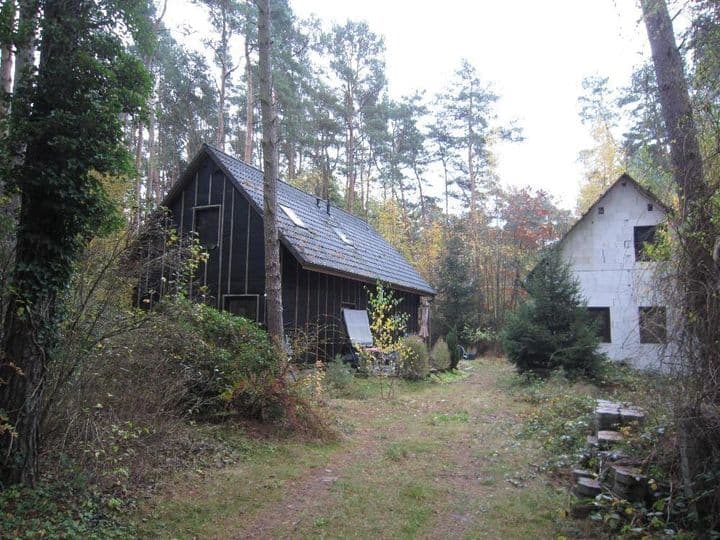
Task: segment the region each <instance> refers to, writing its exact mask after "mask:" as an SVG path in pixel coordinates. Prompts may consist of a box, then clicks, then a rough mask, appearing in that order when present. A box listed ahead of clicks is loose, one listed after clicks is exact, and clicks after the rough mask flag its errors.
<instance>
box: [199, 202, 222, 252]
mask: <svg viewBox="0 0 720 540" xmlns="http://www.w3.org/2000/svg"><path fill="white" fill-rule="evenodd" d="M194 230H195V232H196V233H197V235H198V241H199V242H200V245H201V246H202V247H204V248H205V249H207V250H208V251H212V250H213V249H215V248H216V247H218V243H219V242H220V207H219V206H208V207H206V208H196V209H195V229H194Z"/></svg>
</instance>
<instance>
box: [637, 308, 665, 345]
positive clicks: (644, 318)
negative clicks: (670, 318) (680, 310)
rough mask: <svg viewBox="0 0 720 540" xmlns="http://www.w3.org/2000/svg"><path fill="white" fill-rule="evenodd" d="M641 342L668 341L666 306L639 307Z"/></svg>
mask: <svg viewBox="0 0 720 540" xmlns="http://www.w3.org/2000/svg"><path fill="white" fill-rule="evenodd" d="M638 311H639V314H640V343H665V342H667V313H666V310H665V307H664V306H649V307H639V308H638Z"/></svg>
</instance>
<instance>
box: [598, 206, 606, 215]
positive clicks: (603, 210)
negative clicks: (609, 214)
mask: <svg viewBox="0 0 720 540" xmlns="http://www.w3.org/2000/svg"><path fill="white" fill-rule="evenodd" d="M604 213H605V207H604V206H599V207H598V214H604Z"/></svg>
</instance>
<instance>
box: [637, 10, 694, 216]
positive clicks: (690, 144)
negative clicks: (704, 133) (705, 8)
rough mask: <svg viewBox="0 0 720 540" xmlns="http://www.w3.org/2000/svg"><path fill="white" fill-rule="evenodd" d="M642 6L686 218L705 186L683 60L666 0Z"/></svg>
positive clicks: (673, 164) (671, 157) (671, 154)
mask: <svg viewBox="0 0 720 540" xmlns="http://www.w3.org/2000/svg"><path fill="white" fill-rule="evenodd" d="M642 10H643V18H644V20H645V27H646V29H647V34H648V39H649V41H650V48H651V49H652V57H653V63H654V65H655V75H656V78H657V83H658V88H659V91H660V105H661V108H662V114H663V119H664V120H665V128H666V130H667V135H668V140H669V141H670V159H671V161H672V173H673V178H674V180H675V183H676V184H677V188H678V193H679V195H680V201H681V203H682V212H683V213H682V216H683V218H685V217H687V215H688V212H690V211H692V208H691V207H692V206H693V205H694V204H696V203H697V202H698V201H701V200H702V199H703V196H704V195H705V191H706V188H705V180H704V177H703V166H702V157H701V155H700V145H699V144H698V137H697V130H696V128H695V121H694V119H693V115H692V109H691V106H690V96H689V94H688V88H687V83H686V81H685V73H684V70H683V61H682V57H681V56H680V51H679V50H678V48H677V45H676V43H675V34H674V33H673V27H672V20H671V19H670V14H669V13H668V9H667V5H666V4H665V0H642Z"/></svg>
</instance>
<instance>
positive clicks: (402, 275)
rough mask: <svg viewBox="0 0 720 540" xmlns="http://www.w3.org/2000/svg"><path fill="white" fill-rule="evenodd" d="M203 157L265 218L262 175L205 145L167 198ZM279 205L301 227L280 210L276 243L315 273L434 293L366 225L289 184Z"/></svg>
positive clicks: (281, 185)
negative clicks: (288, 210)
mask: <svg viewBox="0 0 720 540" xmlns="http://www.w3.org/2000/svg"><path fill="white" fill-rule="evenodd" d="M204 156H207V157H209V158H210V159H211V160H212V161H213V162H214V163H215V164H216V165H217V166H218V168H219V169H220V170H222V171H223V173H224V175H225V176H226V178H228V179H229V180H230V181H231V182H232V184H233V185H234V186H235V187H236V188H237V189H238V191H239V192H240V193H241V195H243V197H245V198H246V199H247V200H248V201H249V202H250V204H251V205H252V207H253V209H254V210H255V211H256V212H258V213H259V214H260V216H262V215H263V209H262V200H263V182H262V180H263V173H262V171H261V170H260V169H257V168H255V167H253V166H251V165H248V164H247V163H244V162H242V161H240V160H237V159H235V158H233V157H232V156H230V155H228V154H225V153H224V152H221V151H220V150H218V149H216V148H213V147H211V146H209V145H203V147H202V149H201V150H200V152H199V153H198V154H197V155H196V156H195V158H194V159H193V160H192V162H191V164H190V166H189V167H188V169H187V170H186V172H185V174H183V176H182V177H181V178H180V179H179V180H178V182H177V183H176V184H175V186H173V188H172V189H171V190H170V192H169V193H168V195H167V196H166V197H165V200H164V202H163V205H165V206H167V203H168V202H169V201H170V200H172V199H173V198H174V197H175V196H176V195H177V194H178V193H179V192H180V191H181V190H182V189H183V187H184V185H185V184H186V183H187V182H188V181H190V179H191V178H192V177H193V175H194V173H195V170H196V169H197V168H198V167H199V165H200V163H201V162H202V159H203V157H204ZM278 203H279V205H283V206H285V207H286V208H289V209H290V213H291V214H295V216H294V217H295V218H299V221H300V222H302V223H303V224H304V225H306V226H305V227H300V226H298V225H297V220H293V219H291V217H290V216H289V215H288V214H287V213H286V212H284V211H283V210H281V209H280V208H278V225H279V230H280V240H281V242H282V243H283V245H284V246H285V247H287V248H288V250H290V252H291V253H292V254H293V256H294V257H295V258H296V259H297V260H298V261H299V262H300V264H301V265H302V266H303V267H305V268H307V269H309V270H315V271H319V272H326V273H334V274H338V275H344V276H347V277H351V278H354V279H361V280H364V281H367V282H374V281H375V280H378V279H379V280H381V281H384V282H387V283H389V284H391V285H393V286H395V287H398V288H401V289H405V290H408V291H411V292H415V293H419V294H424V295H434V294H435V291H434V290H433V289H432V287H431V286H430V285H429V284H428V283H427V282H426V281H425V280H424V279H423V278H422V277H421V276H420V275H419V274H418V273H417V271H416V270H415V269H414V268H413V267H412V266H411V265H410V264H409V263H408V262H407V260H405V258H404V257H403V256H402V255H401V254H400V253H399V252H398V251H397V250H396V249H395V248H394V247H392V246H391V245H390V244H389V243H388V242H387V241H386V240H385V239H384V238H382V236H380V234H378V233H377V231H375V230H374V229H373V228H372V227H371V226H370V225H369V224H368V223H366V222H365V221H363V220H362V219H360V218H358V217H357V216H353V215H352V214H349V213H348V212H345V211H344V210H342V209H340V208H337V207H335V206H331V208H330V214H327V211H326V209H327V207H326V202H325V201H321V200H320V199H318V198H317V197H315V196H314V195H311V194H309V193H306V192H304V191H302V190H300V189H298V188H295V187H294V186H291V185H290V184H287V183H285V182H282V181H279V182H278Z"/></svg>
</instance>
